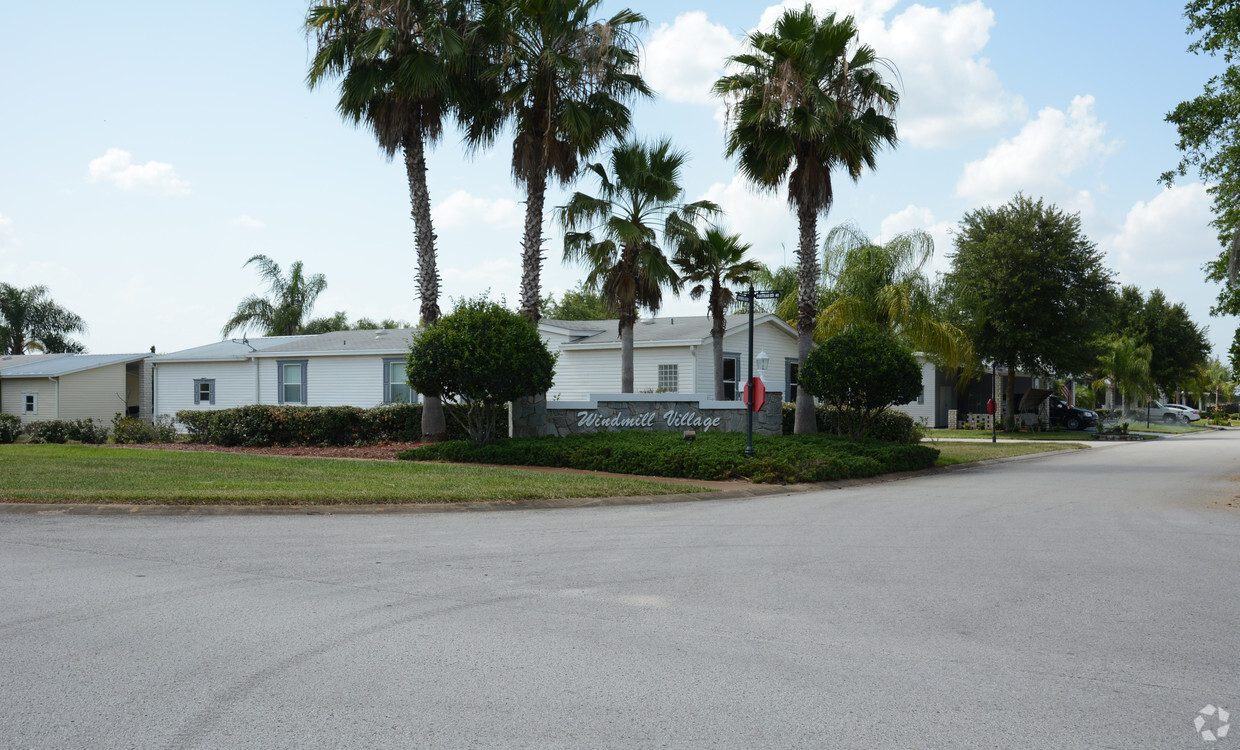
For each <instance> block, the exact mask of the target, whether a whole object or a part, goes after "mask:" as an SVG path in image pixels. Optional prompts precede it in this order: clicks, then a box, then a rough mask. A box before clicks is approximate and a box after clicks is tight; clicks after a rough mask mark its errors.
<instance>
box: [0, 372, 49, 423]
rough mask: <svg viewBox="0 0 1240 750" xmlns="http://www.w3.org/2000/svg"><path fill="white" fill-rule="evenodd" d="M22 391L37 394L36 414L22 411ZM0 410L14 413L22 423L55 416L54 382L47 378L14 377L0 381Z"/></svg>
mask: <svg viewBox="0 0 1240 750" xmlns="http://www.w3.org/2000/svg"><path fill="white" fill-rule="evenodd" d="M23 393H37V394H38V409H39V412H38V414H26V413H24V412H23V411H22V407H23V404H24V401H25V399H23V398H22V394H23ZM0 411H2V412H4V413H5V414H16V415H17V416H19V417H21V420H22V424H28V423H30V422H40V421H43V420H46V419H55V418H56V382H55V381H54V380H49V379H48V378H14V379H12V380H9V379H5V380H2V381H0Z"/></svg>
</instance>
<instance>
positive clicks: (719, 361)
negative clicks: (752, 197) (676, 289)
mask: <svg viewBox="0 0 1240 750" xmlns="http://www.w3.org/2000/svg"><path fill="white" fill-rule="evenodd" d="M752 248H753V246H752V245H749V244H746V243H743V242H741V238H740V235H736V234H727V233H725V232H724V231H723V230H722V229H720V228H719V227H710V228H709V229H707V230H706V232H705V233H704V234H701V235H695V236H692V237H687V238H686V239H685V240H684V242H682V243H681V245H680V249H679V250H678V251H677V252H676V255H675V257H674V258H673V262H674V263H675V264H676V267H677V268H679V269H680V274H681V280H682V281H684V282H688V283H691V284H696V285H697V286H695V287H693V288H692V289H690V290H689V296H690V297H692V298H693V299H701V298H702V297H703V295H705V296H706V300H707V301H706V309H707V310H708V312H709V313H710V320H711V326H710V336H711V345H712V349H713V355H714V356H713V359H714V363H715V400H716V401H722V400H723V399H724V387H723V375H724V373H723V334H724V332H725V331H726V330H727V318H726V317H725V315H726V313H727V310H728V308H729V307H730V306H731V305H732V303H733V300H734V295H733V293H732V287H738V286H748V285H749V284H752V283H753V282H754V278H755V277H756V276H757V274H759V273H760V272H761V271H762V264H761V263H759V262H758V261H756V260H746V259H745V254H746V253H748V252H749V251H750V250H751V249H752Z"/></svg>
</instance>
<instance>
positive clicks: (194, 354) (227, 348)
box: [151, 336, 314, 364]
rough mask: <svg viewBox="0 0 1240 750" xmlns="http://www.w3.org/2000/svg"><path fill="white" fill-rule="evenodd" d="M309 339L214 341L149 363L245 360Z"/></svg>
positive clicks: (265, 338) (274, 338) (264, 338)
mask: <svg viewBox="0 0 1240 750" xmlns="http://www.w3.org/2000/svg"><path fill="white" fill-rule="evenodd" d="M309 338H314V337H313V336H264V337H260V338H253V339H246V338H241V339H225V340H224V341H216V342H215V343H213V344H204V345H202V346H196V347H194V348H192V349H182V350H181V351H178V352H170V353H168V354H161V355H159V356H158V357H152V358H151V361H153V362H155V363H156V364H159V363H161V362H203V361H213V360H229V359H245V358H246V357H248V356H250V355H251V354H253V353H254V352H261V351H265V350H267V349H270V348H272V347H273V346H280V345H282V344H287V343H289V342H292V341H297V340H300V339H309Z"/></svg>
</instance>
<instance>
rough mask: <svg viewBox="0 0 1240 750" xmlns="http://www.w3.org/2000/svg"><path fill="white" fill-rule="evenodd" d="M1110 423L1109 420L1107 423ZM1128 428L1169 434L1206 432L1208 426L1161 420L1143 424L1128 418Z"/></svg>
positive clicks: (1141, 421)
mask: <svg viewBox="0 0 1240 750" xmlns="http://www.w3.org/2000/svg"><path fill="white" fill-rule="evenodd" d="M1107 424H1108V425H1110V422H1108V423H1107ZM1128 429H1129V431H1133V432H1159V433H1166V434H1170V435H1179V434H1183V433H1186V432H1208V431H1209V430H1210V428H1209V427H1203V426H1198V425H1179V424H1163V423H1162V422H1150V426H1149V427H1146V426H1145V420H1140V421H1138V420H1129V421H1128Z"/></svg>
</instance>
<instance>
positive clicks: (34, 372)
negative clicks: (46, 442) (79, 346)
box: [0, 354, 151, 379]
mask: <svg viewBox="0 0 1240 750" xmlns="http://www.w3.org/2000/svg"><path fill="white" fill-rule="evenodd" d="M149 356H151V355H150V354H64V355H60V356H48V357H39V358H38V359H37V360H36V361H34V362H24V363H22V364H20V365H16V366H14V367H6V368H4V369H3V370H0V378H6V379H8V378H58V377H60V376H62V375H72V374H73V373H75V372H82V371H84V370H94V369H96V368H98V367H108V366H109V365H120V364H127V363H129V362H138V361H140V360H143V359H146V358H147V357H149Z"/></svg>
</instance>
